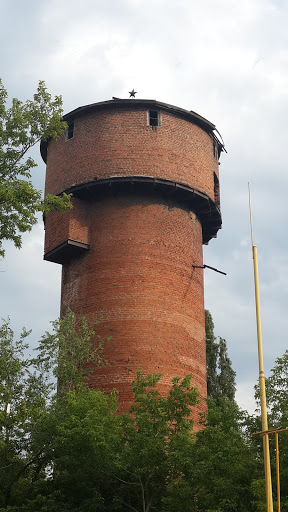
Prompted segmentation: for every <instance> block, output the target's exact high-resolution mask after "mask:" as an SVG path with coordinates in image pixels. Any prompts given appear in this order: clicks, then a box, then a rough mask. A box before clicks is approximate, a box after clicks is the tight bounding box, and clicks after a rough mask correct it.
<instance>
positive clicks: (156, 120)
mask: <svg viewBox="0 0 288 512" xmlns="http://www.w3.org/2000/svg"><path fill="white" fill-rule="evenodd" d="M149 125H150V126H160V113H159V112H158V110H149Z"/></svg>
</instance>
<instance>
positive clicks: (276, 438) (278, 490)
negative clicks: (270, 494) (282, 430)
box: [275, 432, 281, 512]
mask: <svg viewBox="0 0 288 512" xmlns="http://www.w3.org/2000/svg"><path fill="white" fill-rule="evenodd" d="M275 447H276V475H277V505H278V512H280V510H281V505H280V469H279V442H278V432H275Z"/></svg>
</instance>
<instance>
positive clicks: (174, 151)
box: [41, 99, 224, 419]
mask: <svg viewBox="0 0 288 512" xmlns="http://www.w3.org/2000/svg"><path fill="white" fill-rule="evenodd" d="M64 120H65V121H66V122H67V124H68V128H67V131H66V134H65V135H63V136H61V137H60V138H59V139H57V140H49V141H48V142H47V143H46V142H42V144H41V154H42V157H43V159H44V161H45V162H46V164H47V174H46V194H48V193H49V194H61V193H62V192H67V193H73V209H72V210H71V211H70V212H61V213H50V214H48V215H47V218H46V226H45V255H44V258H45V260H48V261H52V262H55V263H59V264H61V265H62V292H61V293H62V295H61V315H63V314H65V311H66V310H67V308H70V309H71V310H73V311H74V312H75V314H76V315H77V316H78V315H84V316H85V317H86V318H87V320H88V321H89V322H91V323H95V322H96V321H97V320H98V319H99V318H100V319H101V323H100V325H99V330H98V334H99V335H100V336H101V337H103V338H106V337H108V340H107V341H105V345H104V356H105V357H106V359H107V361H108V362H109V365H108V366H104V367H101V368H95V370H94V371H93V373H92V374H91V376H90V381H89V384H90V385H91V386H93V387H97V388H100V389H102V390H105V391H108V390H110V389H113V388H117V389H118V390H119V399H120V405H121V408H122V410H127V407H128V406H129V404H130V403H131V385H130V383H131V380H133V379H134V378H135V372H136V371H137V370H143V371H144V372H145V373H146V374H147V373H151V372H160V373H162V375H163V378H162V380H161V388H160V389H161V391H162V392H163V393H165V392H166V391H167V390H168V388H169V387H170V384H171V378H172V377H174V376H180V377H182V376H184V375H187V374H188V373H192V374H193V385H194V386H196V387H197V388H198V390H199V392H200V397H201V401H200V404H199V406H198V410H197V411H195V419H196V415H197V412H199V411H201V410H203V409H205V404H204V401H203V398H204V397H205V396H206V347H205V321H204V298H203V269H202V268H201V267H202V265H203V259H202V244H203V243H204V244H207V243H208V242H209V240H210V239H211V238H212V237H216V234H217V231H218V229H219V228H220V227H221V214H220V203H219V174H218V159H219V155H220V153H221V151H222V150H223V149H224V148H223V144H222V143H221V142H220V141H219V139H218V138H217V136H216V134H215V130H216V128H215V126H214V125H213V124H212V123H210V122H209V121H207V120H206V119H204V118H203V117H201V116H199V115H198V114H196V113H195V112H192V111H188V110H184V109H181V108H178V107H175V106H172V105H168V104H166V103H161V102H159V101H155V100H141V99H139V100H138V99H130V100H127V99H113V100H111V101H104V102H100V103H95V104H92V105H86V106H84V107H79V108H77V109H76V110H73V111H72V112H70V113H69V114H66V115H65V116H64Z"/></svg>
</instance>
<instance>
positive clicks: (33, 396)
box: [0, 321, 49, 506]
mask: <svg viewBox="0 0 288 512" xmlns="http://www.w3.org/2000/svg"><path fill="white" fill-rule="evenodd" d="M28 335H29V332H27V331H25V330H23V332H22V333H21V335H20V338H19V340H16V341H15V342H14V333H13V331H12V329H11V328H10V326H9V321H4V322H3V324H2V326H1V327H0V427H1V428H0V460H1V464H0V481H1V486H0V489H1V490H0V506H1V505H2V506H6V505H8V504H9V502H10V500H11V499H12V495H13V486H14V484H15V483H16V482H20V481H21V478H22V476H23V475H24V474H25V473H27V471H28V472H29V469H30V463H31V458H30V457H29V453H30V451H31V438H30V435H29V434H30V432H31V426H32V424H33V422H34V421H36V419H37V418H38V417H39V416H40V415H41V413H42V412H43V411H44V410H45V406H46V400H47V397H48V394H49V389H48V387H47V385H46V383H45V379H43V377H42V375H38V376H37V375H36V373H35V371H34V368H33V364H32V362H31V360H29V359H28V358H27V357H25V353H26V350H27V348H28V346H27V344H26V341H25V340H26V338H27V336H28Z"/></svg>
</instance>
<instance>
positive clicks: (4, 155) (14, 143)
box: [0, 80, 71, 256]
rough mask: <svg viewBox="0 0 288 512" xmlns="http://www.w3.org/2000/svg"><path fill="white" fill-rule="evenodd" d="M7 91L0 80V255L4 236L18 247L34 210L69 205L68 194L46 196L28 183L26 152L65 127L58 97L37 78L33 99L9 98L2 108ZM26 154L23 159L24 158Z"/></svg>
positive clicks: (32, 221)
mask: <svg viewBox="0 0 288 512" xmlns="http://www.w3.org/2000/svg"><path fill="white" fill-rule="evenodd" d="M7 96H8V95H7V91H6V89H5V88H4V86H3V83H2V81H1V80H0V255H1V256H4V254H5V251H4V249H3V241H4V240H12V241H13V242H14V245H15V246H16V247H18V248H20V247H21V243H22V242H21V234H22V233H25V232H26V231H30V230H31V228H32V227H33V225H34V224H35V223H36V222H37V219H36V213H37V212H39V211H42V212H47V211H49V210H50V209H61V210H63V209H70V208H71V203H70V196H68V195H66V194H63V195H62V196H61V197H54V196H49V197H48V198H47V199H46V200H45V201H42V200H41V191H39V190H36V189H35V188H34V186H33V185H32V183H31V181H30V179H31V169H32V168H33V167H36V163H35V161H34V160H33V159H32V158H31V157H27V158H26V153H27V152H28V151H29V149H30V148H31V147H33V146H34V145H35V144H36V143H38V142H39V141H40V140H41V139H43V140H48V139H49V138H54V139H55V138H57V137H58V136H59V135H60V134H61V133H63V132H64V130H65V128H66V123H64V122H63V121H62V98H61V96H56V97H55V98H54V100H53V99H52V97H51V95H50V94H49V93H48V91H47V89H46V86H45V83H44V82H43V81H40V82H39V84H38V88H37V92H36V93H35V94H34V97H33V101H31V100H28V101H26V102H25V103H22V102H21V101H20V100H18V99H16V98H13V100H12V106H11V107H9V108H6V102H7ZM25 158H26V159H25Z"/></svg>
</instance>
